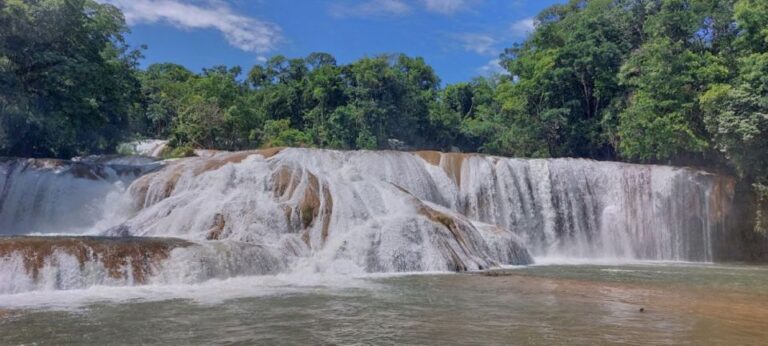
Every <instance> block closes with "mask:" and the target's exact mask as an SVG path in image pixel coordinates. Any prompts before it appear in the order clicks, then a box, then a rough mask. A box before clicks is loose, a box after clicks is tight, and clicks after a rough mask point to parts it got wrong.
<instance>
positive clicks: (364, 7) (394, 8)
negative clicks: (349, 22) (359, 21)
mask: <svg viewBox="0 0 768 346" xmlns="http://www.w3.org/2000/svg"><path fill="white" fill-rule="evenodd" d="M330 12H331V15H332V16H335V17H370V16H400V15H405V14H408V13H410V12H411V7H410V6H408V4H406V3H405V2H403V1H402V0H368V1H365V2H362V3H356V4H350V3H346V4H342V3H336V4H333V5H332V6H331V8H330Z"/></svg>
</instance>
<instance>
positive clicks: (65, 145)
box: [0, 0, 140, 157]
mask: <svg viewBox="0 0 768 346" xmlns="http://www.w3.org/2000/svg"><path fill="white" fill-rule="evenodd" d="M125 32H126V28H125V24H124V20H123V16H122V14H121V13H120V11H119V10H117V9H116V8H115V7H113V6H110V5H104V4H99V3H96V2H94V1H91V0H29V1H21V0H9V1H5V2H2V3H0V95H2V96H0V155H19V156H55V157H71V156H73V155H82V154H86V153H99V152H110V151H114V149H115V147H116V145H117V143H118V142H119V141H120V140H121V139H123V138H125V137H126V136H127V135H129V134H130V129H131V128H132V127H133V124H134V123H135V121H136V120H137V119H138V116H139V115H140V104H139V102H138V101H139V99H140V97H139V87H140V85H139V82H138V80H137V79H136V77H135V73H134V72H135V69H136V65H137V61H138V59H139V57H140V54H139V53H138V52H137V51H132V50H130V49H129V47H128V46H127V45H126V44H125V41H124V39H123V34H124V33H125Z"/></svg>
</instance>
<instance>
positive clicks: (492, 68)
mask: <svg viewBox="0 0 768 346" xmlns="http://www.w3.org/2000/svg"><path fill="white" fill-rule="evenodd" d="M477 72H478V73H480V74H481V75H484V76H492V75H508V74H509V71H507V70H505V69H504V67H502V66H501V59H492V60H491V61H488V63H486V64H485V65H483V66H480V68H478V69H477Z"/></svg>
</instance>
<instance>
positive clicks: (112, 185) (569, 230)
mask: <svg viewBox="0 0 768 346" xmlns="http://www.w3.org/2000/svg"><path fill="white" fill-rule="evenodd" d="M430 155H431V156H430ZM435 155H437V156H435ZM430 161H431V163H430ZM457 162H458V164H457ZM2 167H4V168H3V169H5V171H4V174H2V175H0V183H3V184H2V185H0V186H5V188H4V189H5V190H3V191H4V192H3V195H2V196H3V200H2V201H0V203H2V205H3V209H2V210H0V234H28V233H32V232H43V233H44V232H56V233H79V234H86V233H87V234H101V235H108V236H125V235H132V236H140V237H175V238H182V239H186V240H189V241H192V242H193V243H195V244H196V245H194V246H191V247H185V248H177V249H174V250H172V251H171V255H170V256H169V257H168V258H167V259H164V260H162V261H159V262H158V263H154V262H153V263H151V265H153V266H156V267H157V268H156V270H154V271H153V273H152V277H151V278H150V280H148V282H147V283H148V284H159V285H174V284H190V283H199V282H203V281H206V280H210V279H226V278H228V277H234V276H239V275H260V274H269V273H306V274H307V275H309V274H318V273H319V274H320V275H342V276H349V275H353V276H354V275H361V274H365V273H387V272H425V271H452V270H457V269H459V270H477V269H483V268H489V267H496V266H501V265H515V264H526V263H529V257H528V255H527V253H526V251H525V250H524V248H527V249H528V251H530V253H531V254H533V256H534V258H542V259H552V258H558V259H559V260H558V261H562V259H563V258H565V259H568V260H574V259H575V260H577V261H586V262H589V261H593V262H600V261H605V260H611V261H615V260H619V261H625V262H631V261H638V260H655V261H705V262H706V261H712V260H713V256H714V255H713V251H714V250H713V249H714V245H715V244H713V239H716V235H717V233H718V232H721V229H722V227H723V224H724V223H725V218H726V216H727V212H726V211H727V210H728V208H729V207H730V202H731V199H732V197H733V196H732V194H733V185H732V182H730V180H728V179H726V178H722V177H718V176H715V175H710V174H707V173H704V172H699V171H694V170H690V169H679V168H673V167H665V166H645V165H630V164H621V163H610V162H595V161H590V160H573V159H554V160H521V159H508V158H498V157H487V156H466V157H464V156H460V155H457V154H442V155H438V154H425V155H424V156H423V157H422V156H420V155H417V154H415V153H403V152H369V151H356V152H341V151H330V150H312V149H285V150H283V151H281V152H279V153H278V154H276V155H275V156H272V157H269V158H267V157H265V156H263V155H262V154H258V153H252V154H251V155H245V154H242V153H226V152H221V153H210V155H209V156H207V157H205V158H188V159H182V160H178V161H173V162H167V163H166V167H164V168H163V169H161V170H159V171H156V172H154V173H149V174H146V175H144V176H142V177H141V178H139V179H137V180H135V181H133V182H132V183H130V180H132V179H134V178H135V175H118V174H114V175H104V176H108V177H118V176H119V177H120V178H100V179H92V178H78V177H76V176H73V175H72V174H71V172H69V171H68V170H67V169H69V168H67V167H66V166H64V167H65V168H61V167H62V166H59V167H58V168H56V169H48V168H27V169H24V170H22V169H20V168H18V167H19V164H18V163H17V164H16V166H13V165H11V164H6V165H4V166H2ZM143 172H144V171H141V173H143ZM137 175H138V174H137ZM129 183H130V187H128V184H129ZM210 239H219V240H210ZM14 256H15V257H14ZM18 256H21V255H19V254H15V255H13V256H6V257H5V258H4V259H3V260H2V261H3V262H0V280H2V281H3V282H5V283H4V284H0V292H1V293H18V292H25V291H34V290H46V289H48V290H61V289H73V288H87V287H90V286H94V285H116V286H120V285H132V284H134V282H133V281H132V278H131V275H129V273H128V274H126V275H123V276H122V277H121V278H120V279H114V278H111V277H110V276H109V275H106V274H105V269H104V267H103V264H101V263H100V262H99V261H98V260H93V261H90V262H88V263H86V264H82V263H80V262H78V261H77V260H76V259H74V258H73V257H72V256H71V255H68V254H66V253H56V254H55V255H54V256H51V257H50V258H49V259H48V261H47V262H46V263H45V267H44V269H43V270H42V271H41V272H42V273H47V274H45V275H39V276H38V277H37V278H35V279H32V278H31V277H30V275H29V273H28V269H27V268H25V267H24V264H23V263H22V262H23V261H22V259H21V258H20V257H18ZM265 256H266V257H265ZM254 268H256V269H254Z"/></svg>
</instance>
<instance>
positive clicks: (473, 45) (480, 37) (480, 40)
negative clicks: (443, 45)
mask: <svg viewBox="0 0 768 346" xmlns="http://www.w3.org/2000/svg"><path fill="white" fill-rule="evenodd" d="M452 37H453V39H455V40H456V41H458V42H459V43H461V45H462V47H463V48H464V50H466V51H469V52H475V53H477V54H482V55H488V54H494V53H495V52H496V48H494V45H495V44H496V39H495V38H493V37H492V36H491V35H488V34H478V33H462V34H455V35H452Z"/></svg>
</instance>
